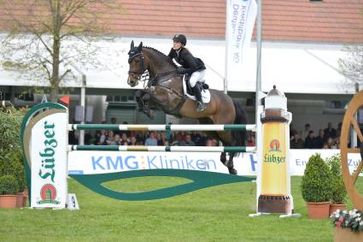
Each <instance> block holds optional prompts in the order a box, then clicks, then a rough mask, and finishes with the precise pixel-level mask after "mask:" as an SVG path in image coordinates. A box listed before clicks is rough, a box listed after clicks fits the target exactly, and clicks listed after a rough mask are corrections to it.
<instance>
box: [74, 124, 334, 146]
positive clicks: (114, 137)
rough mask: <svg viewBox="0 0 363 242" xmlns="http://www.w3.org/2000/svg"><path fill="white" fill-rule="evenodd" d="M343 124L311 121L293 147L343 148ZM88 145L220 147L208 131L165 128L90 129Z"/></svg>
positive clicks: (250, 141) (250, 137) (293, 138)
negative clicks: (320, 124)
mask: <svg viewBox="0 0 363 242" xmlns="http://www.w3.org/2000/svg"><path fill="white" fill-rule="evenodd" d="M340 129H341V123H339V124H338V127H337V129H335V128H334V127H333V125H332V123H330V122H329V123H328V125H327V127H326V128H324V129H319V132H318V134H317V135H316V134H315V132H314V130H313V129H312V128H311V126H310V124H309V123H307V124H305V127H304V130H301V131H297V130H296V129H293V128H292V129H291V134H290V148H291V149H339V148H340V147H339V136H340ZM84 142H85V144H94V145H146V146H167V145H179V146H218V145H220V143H219V141H218V140H217V139H216V138H214V137H210V136H207V135H206V134H205V133H204V132H198V131H189V132H187V131H179V132H171V134H170V135H169V137H167V134H166V132H164V131H118V130H117V131H116V130H98V131H95V132H86V134H85V140H84ZM69 143H70V144H77V143H78V139H77V135H75V134H74V133H71V132H70V136H69ZM255 145H256V140H255V133H254V132H248V133H247V137H246V146H255Z"/></svg>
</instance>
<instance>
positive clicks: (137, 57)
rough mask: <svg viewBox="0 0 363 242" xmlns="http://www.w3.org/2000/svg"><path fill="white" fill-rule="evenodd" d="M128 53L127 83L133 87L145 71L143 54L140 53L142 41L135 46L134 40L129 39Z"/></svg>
mask: <svg viewBox="0 0 363 242" xmlns="http://www.w3.org/2000/svg"><path fill="white" fill-rule="evenodd" d="M128 54H129V65H130V68H129V77H128V79H127V84H129V85H130V86H131V87H134V86H136V85H137V84H138V83H139V80H140V79H141V76H142V74H144V72H145V71H146V66H145V63H144V54H143V53H142V42H140V44H139V46H137V47H135V46H134V41H131V46H130V51H129V53H128Z"/></svg>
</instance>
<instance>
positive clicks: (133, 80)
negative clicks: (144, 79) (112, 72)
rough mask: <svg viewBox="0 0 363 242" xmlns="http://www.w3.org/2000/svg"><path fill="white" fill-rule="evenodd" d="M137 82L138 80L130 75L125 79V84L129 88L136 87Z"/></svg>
mask: <svg viewBox="0 0 363 242" xmlns="http://www.w3.org/2000/svg"><path fill="white" fill-rule="evenodd" d="M138 81H139V80H138V79H137V78H135V77H133V76H131V75H129V77H128V78H127V84H129V86H131V87H134V86H136V85H137V83H138Z"/></svg>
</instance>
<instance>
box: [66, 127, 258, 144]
mask: <svg viewBox="0 0 363 242" xmlns="http://www.w3.org/2000/svg"><path fill="white" fill-rule="evenodd" d="M254 135H255V134H254V132H248V133H247V137H246V145H247V146H255V145H256V143H255V136H254ZM69 143H70V144H77V143H78V134H75V133H73V132H70V135H69ZM84 143H85V144H88V145H90V144H94V145H146V146H167V145H179V146H218V145H220V143H219V141H218V140H217V139H216V138H215V137H211V136H208V135H207V134H206V133H204V132H198V131H179V132H171V133H170V135H169V137H167V133H166V132H165V131H132V130H130V131H119V130H98V131H95V132H86V134H85V139H84Z"/></svg>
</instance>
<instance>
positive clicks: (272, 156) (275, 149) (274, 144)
mask: <svg viewBox="0 0 363 242" xmlns="http://www.w3.org/2000/svg"><path fill="white" fill-rule="evenodd" d="M263 162H268V163H276V164H279V163H285V162H286V155H285V154H283V153H282V151H281V149H280V141H279V140H278V139H273V140H271V141H270V145H269V152H267V154H264V156H263Z"/></svg>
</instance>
